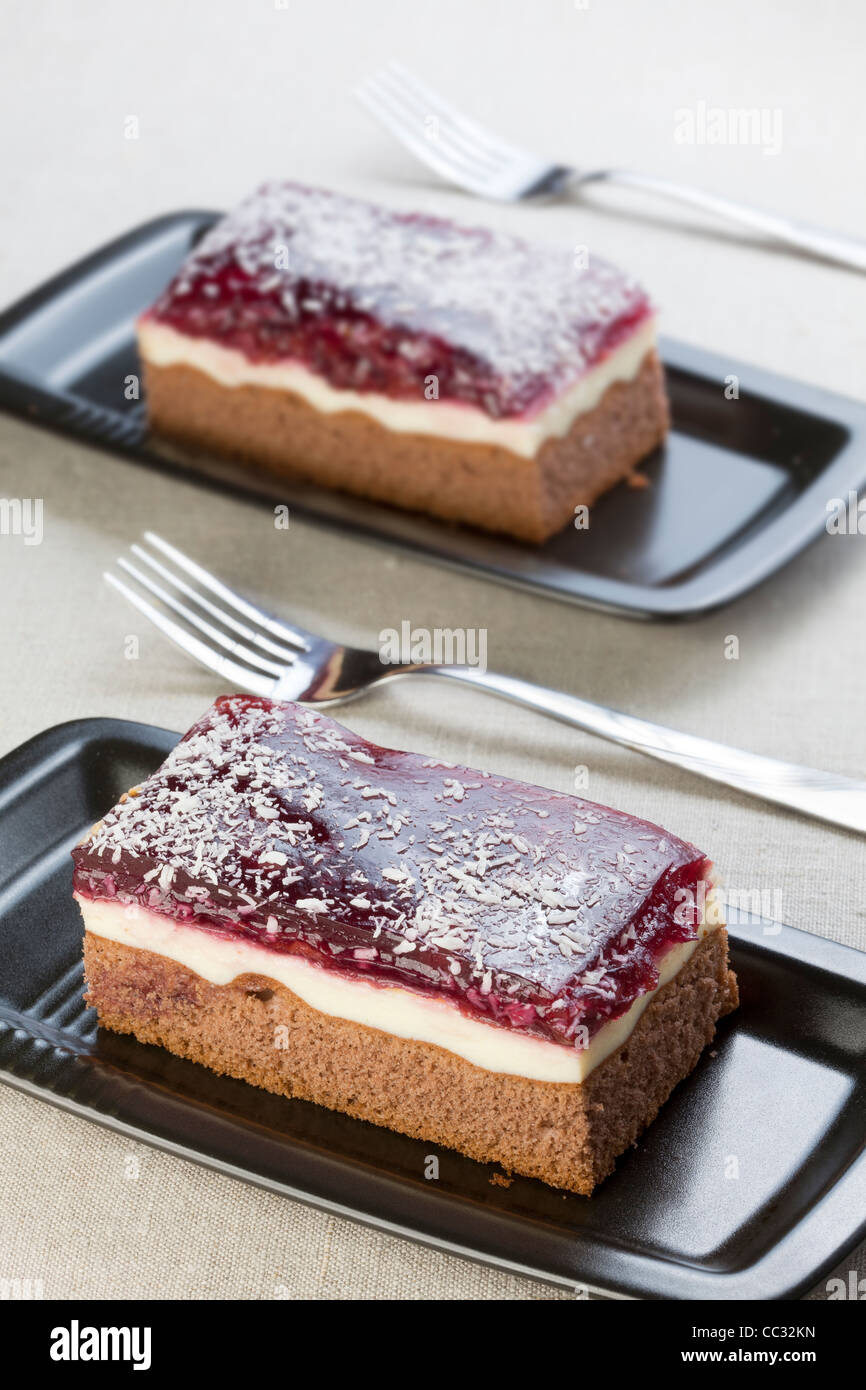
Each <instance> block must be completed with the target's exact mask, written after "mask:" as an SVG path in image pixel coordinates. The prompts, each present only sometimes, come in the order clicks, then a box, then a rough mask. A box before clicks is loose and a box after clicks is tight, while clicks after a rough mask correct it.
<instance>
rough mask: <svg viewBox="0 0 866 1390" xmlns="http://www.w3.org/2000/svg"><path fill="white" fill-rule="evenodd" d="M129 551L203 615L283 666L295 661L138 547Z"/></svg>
mask: <svg viewBox="0 0 866 1390" xmlns="http://www.w3.org/2000/svg"><path fill="white" fill-rule="evenodd" d="M130 550H131V551H132V553H133V555H135V556H137V558H138V559H139V560H142V561H143V562H144V563H145V564H146V565H149V566H150V568H151V569H152V570H155V571H156V573H157V574H158V575H161V577H162V578H163V579H164V580H165V581H166V583H168V584H171V586H172V587H173V588H175V589H177V590H178V592H179V593H181V594H184V595H185V596H186V597H187V598H188V599H192V601H193V603H196V604H198V606H199V608H203V609H204V611H205V613H210V615H211V617H212V618H216V620H217V622H220V623H222V625H223V627H228V628H230V629H231V630H232V632H236V633H237V634H238V636H239V637H244V638H246V640H247V641H248V642H252V643H254V645H255V646H257V647H261V648H262V650H263V651H266V652H270V654H271V656H276V657H279V659H280V661H281V662H283V664H284V665H285V664H287V663H291V662H292V661H294V660H295V657H296V655H297V653H296V652H293V651H291V650H290V649H289V648H288V647H281V646H279V644H278V643H276V642H272V641H271V640H270V638H269V637H265V636H264V635H263V634H262V633H260V632H256V631H255V630H254V629H253V628H251V627H247V625H246V623H241V622H238V619H237V618H234V617H232V615H231V613H227V612H225V611H224V609H222V608H218V607H217V605H216V604H215V603H211V601H210V599H207V598H205V596H204V594H200V593H199V592H198V590H197V589H194V588H193V587H192V585H191V584H187V583H186V581H185V580H183V579H181V578H179V576H178V575H176V574H173V573H172V571H171V570H170V569H169V568H168V566H167V565H162V564H160V562H159V560H155V559H154V557H153V556H152V555H148V553H147V551H146V550H144V549H143V548H142V547H141V546H140V545H132V546H130Z"/></svg>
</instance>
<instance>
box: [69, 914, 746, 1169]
mask: <svg viewBox="0 0 866 1390" xmlns="http://www.w3.org/2000/svg"><path fill="white" fill-rule="evenodd" d="M84 962H85V973H86V976H87V981H88V993H87V996H86V997H87V999H88V1002H89V1003H90V1004H92V1005H94V1006H95V1007H96V1009H97V1012H98V1015H99V1022H100V1024H101V1025H102V1026H103V1027H105V1028H109V1029H111V1030H113V1031H114V1032H118V1033H132V1034H134V1036H135V1037H137V1038H138V1039H139V1040H140V1041H141V1042H145V1043H156V1044H158V1045H160V1046H162V1047H166V1048H168V1050H169V1051H171V1052H174V1053H176V1054H177V1055H178V1056H180V1057H185V1058H188V1059H190V1060H191V1061H194V1062H199V1063H201V1064H203V1065H204V1066H207V1067H209V1068H210V1069H211V1070H212V1071H215V1072H218V1073H220V1074H222V1075H228V1076H234V1077H238V1078H239V1079H241V1080H243V1081H248V1082H250V1083H251V1084H252V1085H254V1086H261V1087H263V1088H264V1089H266V1090H268V1091H274V1092H276V1093H277V1094H279V1095H284V1096H288V1097H294V1098H299V1099H303V1100H308V1101H314V1102H316V1103H317V1104H319V1105H324V1106H326V1107H328V1108H329V1109H331V1110H341V1111H345V1112H346V1113H347V1114H349V1115H354V1116H356V1117H357V1118H359V1119H362V1120H368V1121H370V1122H371V1123H372V1124H377V1125H382V1126H384V1127H386V1128H389V1129H394V1130H397V1131H399V1132H401V1133H403V1134H408V1135H411V1136H413V1137H415V1138H420V1139H424V1140H426V1141H427V1142H428V1143H431V1144H439V1145H442V1146H444V1147H447V1148H451V1149H456V1150H458V1151H459V1152H460V1153H463V1154H466V1155H467V1156H468V1157H470V1158H473V1159H477V1160H478V1161H480V1162H482V1163H498V1164H500V1165H501V1166H502V1167H504V1168H505V1169H506V1170H507V1171H509V1172H513V1173H520V1174H523V1175H525V1176H527V1177H533V1178H540V1179H541V1180H542V1181H543V1182H546V1183H549V1184H551V1185H552V1186H554V1187H558V1188H565V1189H567V1190H569V1191H572V1192H578V1193H582V1194H584V1195H589V1193H591V1192H592V1190H593V1188H594V1187H595V1186H596V1185H597V1183H599V1182H600V1181H601V1180H602V1179H603V1178H605V1177H606V1176H607V1175H608V1174H609V1173H610V1172H611V1171H612V1170H613V1167H614V1164H615V1161H616V1159H617V1157H618V1156H619V1155H620V1154H621V1153H623V1152H624V1150H625V1149H627V1148H628V1146H629V1145H630V1144H632V1143H633V1142H634V1140H635V1139H636V1138H637V1137H638V1135H639V1134H640V1133H641V1131H642V1130H643V1129H644V1128H645V1127H646V1126H647V1125H648V1124H649V1123H650V1122H651V1121H652V1120H653V1119H654V1118H655V1116H656V1114H657V1113H658V1110H659V1108H660V1106H661V1105H662V1104H663V1103H664V1101H665V1100H666V1099H667V1098H668V1096H669V1095H670V1093H671V1091H672V1090H673V1088H674V1087H675V1086H676V1085H677V1083H678V1082H679V1081H681V1080H683V1078H684V1077H686V1076H687V1075H688V1074H689V1072H690V1071H691V1070H692V1068H693V1067H694V1066H695V1064H696V1063H697V1061H698V1058H699V1057H700V1054H701V1052H702V1050H703V1048H704V1047H705V1046H706V1045H707V1044H708V1043H709V1042H710V1041H711V1040H712V1037H713V1034H714V1031H715V1025H716V1022H717V1020H718V1019H719V1018H720V1017H721V1016H722V1015H723V1014H726V1013H728V1012H729V1011H730V1010H731V1009H733V1008H735V1007H736V1003H737V989H736V980H735V978H734V976H733V974H732V973H731V972H730V970H729V968H728V945H727V934H726V932H725V930H724V928H723V927H719V928H718V929H717V930H715V931H713V932H711V933H710V934H709V935H708V936H706V937H705V938H704V940H703V941H702V942H701V943H700V945H699V946H698V947H697V948H696V950H695V951H694V952H693V954H692V956H691V957H690V958H689V960H688V961H687V962H686V963H685V965H684V966H683V967H682V969H681V970H680V971H679V972H678V974H677V975H676V976H675V977H674V978H673V980H671V981H670V982H669V983H668V984H667V985H665V986H664V987H663V988H662V989H660V990H659V991H658V993H657V994H656V995H655V996H654V997H653V999H652V1000H651V1002H650V1003H649V1004H648V1005H647V1007H646V1009H645V1010H644V1012H643V1014H642V1015H641V1017H640V1019H639V1021H638V1023H637V1025H636V1027H635V1028H634V1030H633V1031H632V1033H631V1035H630V1036H629V1037H628V1038H627V1039H626V1041H625V1042H624V1043H623V1044H622V1046H621V1047H620V1048H619V1049H618V1050H617V1051H616V1052H614V1053H612V1054H611V1056H610V1057H608V1058H607V1059H606V1060H605V1061H604V1062H602V1063H600V1065H599V1066H597V1067H596V1068H595V1069H594V1070H593V1071H592V1072H591V1073H590V1075H589V1077H588V1078H587V1079H586V1080H585V1081H584V1082H582V1083H581V1084H578V1085H565V1084H559V1083H554V1082H543V1081H531V1080H528V1079H526V1078H524V1077H519V1076H510V1075H504V1074H500V1073H496V1072H491V1071H486V1070H484V1069H483V1068H481V1067H476V1066H474V1065H473V1064H471V1063H470V1062H467V1061H465V1060H464V1059H463V1058H461V1057H457V1056H456V1055H454V1054H453V1053H450V1052H447V1051H445V1050H444V1049H442V1048H439V1047H435V1046H432V1045H431V1044H429V1043H422V1042H416V1041H413V1040H411V1039H405V1038H398V1037H395V1036H393V1035H391V1034H388V1033H383V1032H381V1031H380V1030H378V1029H372V1028H368V1027H365V1026H363V1025H361V1024H357V1023H351V1022H348V1021H347V1020H344V1019H339V1018H335V1017H333V1016H332V1015H329V1014H324V1013H321V1012H320V1011H319V1010H317V1009H313V1008H311V1007H310V1006H309V1005H308V1004H306V1003H305V1002H304V1001H303V1000H301V999H300V998H298V996H297V995H296V994H294V993H293V992H292V991H291V990H289V989H287V988H286V987H285V986H283V985H280V984H278V983H276V982H275V981H273V980H269V979H268V978H266V977H265V976H259V975H243V976H239V977H238V978H237V979H235V980H233V981H232V982H231V983H230V984H227V985H214V984H211V983H210V982H209V981H207V980H205V979H203V978H202V977H201V976H199V975H197V974H195V973H194V972H192V971H191V970H189V969H187V968H186V967H184V966H181V965H178V964H177V963H176V962H174V961H172V960H169V959H167V958H166V957H164V956H160V955H157V954H155V953H153V952H151V951H145V950H140V949H138V948H136V947H132V946H126V945H120V944H117V943H115V942H112V941H108V940H106V939H104V938H102V937H98V936H95V935H94V934H93V933H90V932H88V933H86V935H85V942H84Z"/></svg>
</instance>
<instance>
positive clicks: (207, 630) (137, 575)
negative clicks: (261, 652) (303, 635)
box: [117, 556, 287, 676]
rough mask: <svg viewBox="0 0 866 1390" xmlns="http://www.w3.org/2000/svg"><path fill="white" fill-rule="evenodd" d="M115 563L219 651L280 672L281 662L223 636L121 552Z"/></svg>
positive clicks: (250, 663) (281, 671) (271, 672)
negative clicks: (121, 554) (221, 650)
mask: <svg viewBox="0 0 866 1390" xmlns="http://www.w3.org/2000/svg"><path fill="white" fill-rule="evenodd" d="M117 563H118V565H120V568H121V569H122V570H123V571H124V572H125V573H126V574H128V575H131V576H132V578H133V579H135V580H136V581H137V582H138V583H139V584H140V585H141V587H142V588H143V589H147V591H148V593H151V594H153V596H154V598H158V599H159V601H160V603H164V604H165V606H166V608H170V609H171V610H172V612H174V613H176V614H177V615H178V617H179V618H183V620H184V622H185V623H189V625H190V627H194V628H195V629H196V630H197V631H198V632H201V633H203V635H204V636H205V637H209V638H210V640H211V642H214V643H216V645H217V646H218V647H222V649H223V651H226V652H228V653H229V655H231V656H238V657H240V658H241V660H242V661H245V662H247V663H248V664H249V665H250V666H254V667H255V668H256V669H257V670H259V671H267V672H269V674H270V675H272V676H281V675H283V673H284V672H285V670H286V669H287V667H286V666H285V665H283V666H278V665H277V663H276V662H275V661H268V660H267V658H266V657H263V656H258V655H257V654H256V653H255V652H254V651H252V650H251V649H250V648H249V647H245V646H244V645H243V644H242V643H241V642H236V641H234V640H233V639H232V638H231V637H227V636H226V635H225V633H224V632H220V630H219V628H216V627H214V625H213V623H209V622H208V621H207V619H206V618H201V617H199V615H198V613H194V612H193V610H192V609H191V608H188V607H187V606H186V604H185V603H181V601H180V599H176V598H175V597H174V595H173V594H170V593H169V592H168V590H167V589H164V588H163V587H162V585H161V584H157V582H156V580H155V579H151V578H150V576H149V575H147V574H145V573H144V572H143V571H142V570H139V569H136V567H135V565H133V564H131V563H130V562H129V560H126V559H124V557H123V556H121V557H120V558H119V559H118V561H117Z"/></svg>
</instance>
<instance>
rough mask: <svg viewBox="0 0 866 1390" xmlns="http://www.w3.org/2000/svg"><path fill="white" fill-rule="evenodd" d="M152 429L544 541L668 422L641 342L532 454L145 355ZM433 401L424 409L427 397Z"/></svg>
mask: <svg viewBox="0 0 866 1390" xmlns="http://www.w3.org/2000/svg"><path fill="white" fill-rule="evenodd" d="M144 372H145V384H146V388H147V402H148V413H149V418H150V423H151V427H152V428H153V429H154V430H155V431H156V432H157V433H158V434H164V435H166V436H169V437H171V438H175V439H179V440H181V441H183V442H184V443H187V444H194V445H197V446H200V447H203V448H206V449H208V450H211V451H213V452H215V453H219V454H226V455H229V456H230V457H233V458H237V459H240V460H242V461H243V462H246V463H250V464H253V465H259V466H262V467H264V468H266V469H267V470H268V471H270V472H274V473H278V474H281V475H283V476H294V477H297V478H303V479H305V480H306V481H308V482H314V483H318V484H320V485H321V486H322V487H329V488H338V489H342V490H344V491H347V492H353V493H357V494H359V495H360V496H362V497H371V498H375V499H376V500H377V501H380V502H389V503H391V504H393V505H394V506H397V507H405V508H407V509H409V510H411V511H419V512H427V513H429V514H430V515H431V516H436V517H442V518H444V519H445V520H448V521H462V522H468V523H469V524H471V525H473V526H480V527H482V528H483V529H484V530H487V531H501V532H507V533H508V534H509V535H512V536H516V537H517V538H518V539H520V540H526V541H535V542H540V541H543V540H546V539H547V538H548V537H549V536H552V535H554V534H555V533H556V532H557V531H560V530H561V529H562V528H563V527H564V526H565V525H567V524H568V523H569V521H571V520H572V518H573V516H574V508H575V507H576V506H578V505H579V504H581V503H583V504H586V505H589V504H590V503H591V502H594V501H595V499H596V498H597V497H598V496H599V495H600V494H601V493H603V492H606V491H607V490H608V488H611V487H613V486H614V485H615V484H616V483H619V482H621V481H622V480H623V479H624V478H626V477H628V476H629V474H630V473H632V472H633V471H634V469H635V467H636V466H637V464H638V463H639V462H640V461H641V459H642V458H644V457H645V456H646V455H647V454H648V453H650V452H651V451H652V450H653V449H654V448H656V446H657V445H659V444H660V443H661V442H662V440H663V439H664V437H665V434H666V432H667V428H668V405H667V398H666V396H665V389H664V373H663V370H662V366H661V363H660V361H659V359H658V356H657V354H656V353H655V352H654V351H650V352H648V353H647V355H646V357H645V358H644V360H643V363H642V365H641V368H640V370H639V372H638V374H637V376H636V377H635V378H634V379H633V380H632V381H628V382H615V383H614V384H613V385H612V386H609V387H608V389H607V390H606V391H605V393H604V395H603V396H602V398H601V400H600V402H599V404H598V405H597V406H596V407H595V408H594V409H593V410H590V411H586V412H585V413H584V414H582V415H579V416H578V417H577V419H576V420H575V422H574V424H573V426H572V428H571V430H570V432H569V433H568V434H567V435H564V436H563V437H562V438H552V439H548V440H547V441H546V442H545V443H544V444H543V445H542V447H541V449H540V450H539V452H538V454H537V455H536V456H535V458H524V457H522V456H521V455H519V454H514V453H512V452H511V451H510V450H508V449H504V448H502V447H500V446H498V445H492V444H471V443H464V442H462V441H459V440H448V439H441V438H437V437H435V436H432V435H421V434H404V433H400V432H398V431H395V430H389V429H387V428H386V427H385V426H384V425H381V424H379V423H378V421H376V420H371V419H370V418H369V417H368V416H366V415H362V414H360V413H359V412H357V411H340V412H335V413H332V414H328V413H326V412H323V411H319V410H316V409H314V408H313V407H312V406H310V405H309V404H308V403H307V402H306V401H305V400H304V399H303V398H302V397H300V396H297V395H295V394H293V393H292V392H289V391H280V390H275V389H273V388H271V387H266V386H235V387H227V386H222V385H220V383H219V382H217V381H215V380H214V379H213V378H212V377H210V376H207V375H206V374H205V373H203V372H199V371H197V370H196V369H195V368H192V367H184V366H172V367H156V366H152V365H149V364H148V363H147V361H145V363H144ZM435 408H436V407H435V404H432V403H431V409H435Z"/></svg>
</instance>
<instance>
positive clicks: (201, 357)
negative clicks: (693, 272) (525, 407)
mask: <svg viewBox="0 0 866 1390" xmlns="http://www.w3.org/2000/svg"><path fill="white" fill-rule="evenodd" d="M655 341H656V328H655V321H654V320H653V319H651V318H650V319H647V320H646V321H645V322H644V323H642V324H640V325H639V327H638V328H636V329H635V331H634V333H633V334H632V335H631V337H630V338H628V339H626V341H625V342H624V343H622V344H621V345H620V347H618V348H616V349H615V350H614V351H613V352H612V353H610V355H609V356H608V357H606V358H605V359H604V361H603V362H600V363H599V364H598V365H597V366H595V367H592V368H591V369H590V370H589V371H588V372H586V373H585V375H584V376H582V377H581V378H580V380H579V381H577V382H575V383H574V385H573V386H570V387H569V388H568V389H567V390H565V391H563V392H562V393H561V395H559V396H557V397H556V399H555V400H553V401H551V402H550V404H549V405H547V406H545V407H544V408H543V409H542V410H540V411H538V412H537V413H536V414H535V415H533V416H531V417H528V418H525V419H514V420H494V419H492V418H491V417H490V416H489V415H487V414H485V412H484V411H483V410H480V409H479V408H478V407H477V406H473V405H459V404H456V403H455V402H453V401H439V400H419V401H404V400H399V401H398V400H392V398H391V397H390V396H383V395H381V394H379V393H378V392H375V391H344V390H341V389H338V388H337V387H335V386H331V385H330V383H329V382H328V381H326V380H325V378H324V377H322V376H319V375H318V374H317V373H315V372H311V371H309V370H308V369H307V368H306V367H304V366H302V365H301V363H299V362H270V363H268V362H251V361H250V360H249V358H247V357H245V356H244V355H243V353H241V352H237V351H236V350H235V349H234V348H226V347H222V346H221V344H219V343H215V342H213V341H212V340H211V339H210V338H194V337H190V336H188V335H187V334H185V333H178V332H177V331H176V329H174V328H169V327H168V326H167V325H166V324H162V323H157V322H156V321H155V320H153V319H143V320H142V321H141V322H140V323H139V325H138V346H139V352H140V354H141V356H142V358H143V359H144V361H145V362H148V363H150V364H151V365H152V366H154V367H179V366H184V367H193V368H195V369H196V370H197V371H200V372H204V373H205V375H206V376H209V377H212V378H213V380H214V381H218V382H219V383H220V385H221V386H229V387H232V386H267V387H270V388H272V389H273V390H276V391H291V392H293V393H294V394H295V395H298V396H301V397H303V399H304V400H305V401H306V402H307V404H308V405H311V406H312V407H313V408H314V409H315V410H319V411H322V412H324V413H326V414H332V413H334V412H336V411H344V410H353V411H358V412H360V413H361V414H362V415H367V416H369V417H370V418H371V419H374V420H377V421H378V423H379V424H380V425H384V426H385V428H386V429H389V430H395V431H397V432H398V433H401V434H427V435H436V436H438V437H440V438H442V439H459V440H463V441H465V442H467V443H470V444H498V445H500V446H501V447H502V448H505V449H508V450H509V451H510V452H511V453H512V454H520V455H523V456H524V457H526V458H534V457H535V455H536V454H537V453H538V450H539V449H540V448H541V446H542V444H543V443H544V442H545V440H547V439H550V438H552V437H554V436H557V437H561V436H562V435H565V434H567V433H568V431H569V430H570V429H571V426H572V425H573V424H574V421H575V420H576V419H577V417H578V416H579V415H583V414H585V413H586V412H587V411H589V410H593V409H594V408H595V406H597V405H598V403H599V401H600V400H601V398H602V396H603V395H604V393H605V391H606V390H607V388H608V387H609V386H612V385H613V384H614V382H617V381H633V380H634V378H635V377H636V376H637V374H638V372H639V370H640V367H641V364H642V362H643V360H644V358H645V357H646V355H647V353H648V352H649V351H650V350H651V349H652V348H653V347H654V346H655Z"/></svg>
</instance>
